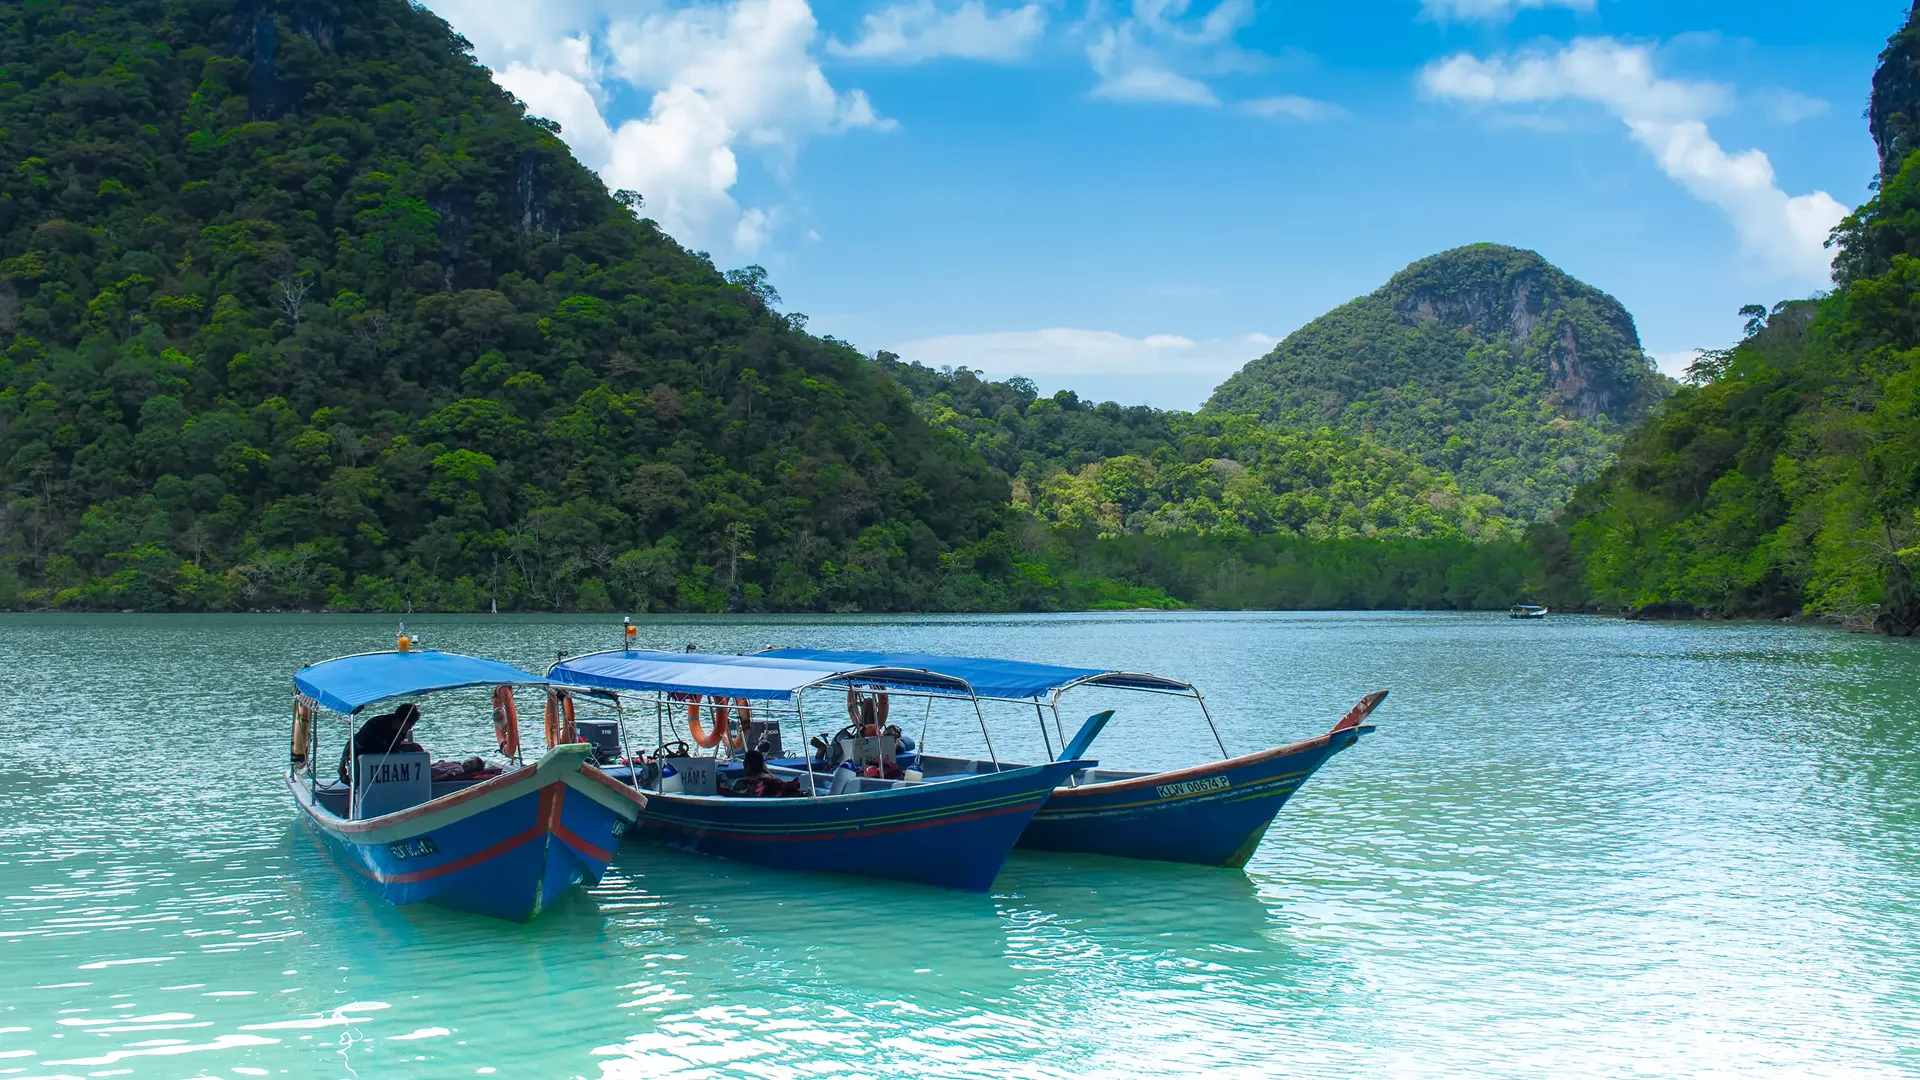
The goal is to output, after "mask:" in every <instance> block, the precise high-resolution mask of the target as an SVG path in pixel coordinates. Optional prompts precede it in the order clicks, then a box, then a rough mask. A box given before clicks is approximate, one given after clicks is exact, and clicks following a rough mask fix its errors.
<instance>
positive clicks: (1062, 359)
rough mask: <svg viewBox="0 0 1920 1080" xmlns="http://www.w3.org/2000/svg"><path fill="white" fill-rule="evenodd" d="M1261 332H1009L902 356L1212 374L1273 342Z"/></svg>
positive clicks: (1008, 365)
mask: <svg viewBox="0 0 1920 1080" xmlns="http://www.w3.org/2000/svg"><path fill="white" fill-rule="evenodd" d="M1278 340H1279V339H1278V338H1274V337H1272V336H1270V335H1267V334H1241V335H1238V336H1236V337H1226V338H1208V339H1205V340H1200V341H1196V340H1194V339H1192V338H1187V337H1181V336H1179V335H1178V334H1150V335H1148V336H1146V337H1137V338H1136V337H1128V336H1126V335H1124V334H1116V333H1114V332H1112V331H1110V330H1077V329H1072V328H1069V327H1051V328H1049V329H1045V330H1011V331H1000V332H995V333H985V334H951V335H947V336H945V337H931V338H923V339H921V340H919V341H910V342H907V343H906V344H904V345H902V346H900V348H899V349H898V350H896V351H898V352H899V354H900V356H901V358H902V359H905V360H912V361H918V362H919V363H922V364H926V365H928V366H930V367H970V368H974V369H976V370H979V371H984V372H986V373H987V374H988V375H990V376H996V377H1009V376H1013V375H1187V374H1193V375H1219V374H1225V373H1227V372H1232V371H1238V370H1239V369H1240V368H1241V367H1242V366H1243V365H1245V364H1246V363H1247V361H1249V360H1253V359H1255V358H1256V357H1259V356H1262V355H1264V354H1265V353H1266V352H1267V351H1268V350H1269V349H1272V348H1273V346H1274V343H1275V342H1276V341H1278Z"/></svg>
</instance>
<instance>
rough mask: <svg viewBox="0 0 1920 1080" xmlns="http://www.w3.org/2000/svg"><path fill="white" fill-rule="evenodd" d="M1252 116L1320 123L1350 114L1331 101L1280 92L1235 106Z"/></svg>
mask: <svg viewBox="0 0 1920 1080" xmlns="http://www.w3.org/2000/svg"><path fill="white" fill-rule="evenodd" d="M1234 107H1235V108H1237V109H1239V110H1240V111H1241V112H1244V113H1247V114H1249V115H1251V116H1264V117H1269V118H1286V119H1291V120H1306V121H1309V122H1314V123H1318V122H1320V121H1324V120H1338V119H1340V118H1342V117H1344V116H1347V115H1349V114H1348V113H1347V110H1345V109H1343V108H1341V107H1340V106H1338V105H1335V104H1333V103H1332V102H1330V101H1318V100H1316V99H1314V98H1309V97H1300V96H1299V95H1297V94H1279V95H1276V96H1274V97H1263V98H1254V99H1252V100H1251V101H1243V102H1241V103H1240V104H1238V105H1236V106H1234Z"/></svg>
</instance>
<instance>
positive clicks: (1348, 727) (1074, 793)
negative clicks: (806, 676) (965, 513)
mask: <svg viewBox="0 0 1920 1080" xmlns="http://www.w3.org/2000/svg"><path fill="white" fill-rule="evenodd" d="M755 655H756V656H761V657H766V658H768V659H780V660H788V661H793V662H799V663H822V664H827V665H830V666H841V667H858V666H874V667H882V666H884V667H901V668H917V669H922V670H927V671H938V672H942V673H945V674H948V675H951V676H953V677H955V678H961V679H965V680H966V681H967V683H968V685H970V686H972V687H973V689H974V691H975V692H976V693H977V694H978V696H979V698H980V699H981V700H982V701H995V702H1006V703H1013V704H1018V705H1030V706H1031V707H1032V708H1033V709H1034V710H1035V714H1036V717H1037V718H1038V719H1039V723H1040V734H1041V738H1042V740H1043V741H1044V743H1045V745H1046V747H1047V752H1048V754H1049V755H1053V753H1054V751H1053V745H1054V744H1053V740H1054V739H1056V738H1057V739H1058V741H1059V746H1060V747H1061V749H1060V751H1059V753H1058V755H1057V760H1068V761H1071V760H1077V759H1080V758H1082V757H1085V756H1086V755H1087V753H1088V752H1089V751H1090V749H1091V747H1092V744H1093V742H1094V740H1095V739H1096V738H1097V737H1098V736H1099V735H1100V733H1101V732H1102V731H1103V730H1104V729H1105V728H1106V727H1107V724H1108V722H1109V721H1111V720H1112V718H1113V710H1106V711H1103V712H1099V713H1095V714H1094V715H1093V716H1091V717H1089V718H1088V719H1087V720H1086V721H1085V722H1084V723H1083V724H1081V725H1080V727H1079V729H1078V730H1077V731H1076V732H1075V733H1074V735H1073V736H1072V737H1071V738H1069V737H1068V736H1067V734H1066V731H1065V727H1064V725H1063V724H1062V723H1061V719H1060V700H1061V696H1062V695H1064V694H1066V693H1068V692H1069V691H1073V690H1076V689H1080V688H1087V687H1104V688H1107V689H1114V690H1126V691H1137V692H1141V693H1148V694H1161V695H1171V696H1175V697H1185V698H1191V699H1192V700H1193V701H1194V703H1195V704H1196V705H1198V706H1199V709H1200V716H1201V719H1202V720H1204V721H1205V724H1206V728H1207V732H1208V734H1209V735H1210V736H1211V741H1212V743H1213V745H1214V747H1216V748H1217V749H1218V750H1219V752H1220V760H1217V761H1212V762H1208V763H1205V764H1201V765H1196V766H1192V767H1189V768H1183V769H1175V770H1171V771H1161V772H1154V771H1150V770H1135V771H1130V770H1124V769H1106V768H1095V767H1087V768H1082V769H1075V770H1074V771H1073V772H1071V773H1069V774H1068V775H1067V776H1065V777H1064V778H1062V781H1061V786H1060V788H1059V789H1057V790H1056V791H1054V793H1053V795H1052V797H1050V798H1049V799H1048V800H1047V802H1046V804H1045V805H1044V806H1042V807H1041V808H1040V810H1039V811H1038V812H1037V813H1036V814H1035V815H1034V817H1033V820H1032V821H1031V822H1029V823H1028V825H1027V828H1026V831H1025V832H1024V833H1023V834H1022V835H1021V837H1020V846H1021V847H1026V848H1037V849H1041V850H1046V851H1063V852H1084V853H1089V854H1096V855H1113V856H1119V857H1123V858H1134V859H1158V860H1164V861H1169V862H1186V863H1201V864H1206V865H1213V866H1231V867H1240V866H1245V865H1246V863H1247V860H1248V859H1249V858H1251V857H1252V855H1253V852H1254V849H1255V848H1257V847H1258V846H1259V844H1260V841H1261V839H1262V838H1263V837H1265V836H1266V834H1267V830H1268V828H1270V827H1271V826H1272V824H1273V820H1274V817H1275V816H1276V815H1277V814H1279V812H1280V809H1281V807H1283V806H1285V805H1286V802H1287V799H1288V798H1289V797H1291V796H1292V794H1293V793H1294V792H1295V791H1297V790H1298V789H1299V787H1300V785H1301V784H1303V783H1305V782H1306V781H1307V779H1308V778H1309V777H1311V776H1312V775H1313V774H1314V773H1315V772H1316V771H1318V770H1319V768H1320V767H1321V766H1322V765H1324V764H1326V763H1327V761H1328V760H1329V759H1331V758H1332V757H1333V756H1334V755H1335V754H1338V753H1339V752H1340V751H1342V750H1344V749H1346V748H1347V747H1349V746H1352V745H1353V744H1354V743H1356V742H1358V741H1359V740H1360V737H1361V736H1363V735H1366V734H1368V733H1370V732H1372V731H1373V730H1374V727H1373V725H1372V724H1369V723H1368V722H1367V721H1368V719H1369V718H1370V717H1371V716H1372V714H1373V711H1374V709H1375V708H1377V707H1378V706H1379V704H1380V702H1381V701H1383V700H1385V698H1386V696H1387V692H1386V691H1385V690H1379V691H1375V692H1374V693H1371V694H1368V695H1367V696H1365V697H1363V698H1361V699H1360V701H1359V703H1358V704H1356V705H1355V706H1354V707H1353V708H1352V709H1351V710H1349V711H1348V712H1347V714H1346V715H1345V716H1343V717H1341V718H1340V720H1339V721H1338V722H1337V723H1335V724H1334V725H1333V727H1332V728H1331V729H1330V730H1328V731H1327V733H1326V734H1324V735H1319V736H1316V737H1314V738H1311V739H1306V740H1303V741H1300V742H1296V743H1291V744H1289V745H1286V746H1277V747H1273V748H1270V749H1267V750H1260V751H1256V752H1254V753H1250V754H1242V755H1238V756H1235V755H1232V754H1229V753H1228V752H1227V746H1226V742H1225V740H1223V739H1222V738H1221V736H1220V730H1219V728H1218V727H1217V726H1215V724H1214V722H1213V717H1212V715H1211V714H1210V713H1209V712H1208V711H1207V706H1206V699H1205V698H1203V697H1202V696H1201V694H1200V692H1199V691H1198V690H1197V689H1195V688H1194V687H1193V686H1192V685H1191V684H1189V683H1185V682H1181V681H1179V680H1177V679H1168V678H1162V677H1160V676H1158V675H1148V674H1144V673H1140V672H1129V671H1117V670H1110V669H1103V668H1078V667H1065V666H1060V665H1055V664H1036V663H1031V662H1028V661H1023V660H997V659H988V658H980V657H965V656H940V655H935V654H931V653H915V652H853V651H841V650H831V649H770V650H767V651H765V652H761V653H757V654H755ZM1049 718H1051V720H1052V731H1051V733H1049V731H1048V726H1047V720H1048V719H1049ZM921 761H922V762H923V766H922V767H923V768H929V769H939V768H943V767H946V766H945V761H944V759H942V758H939V757H935V756H932V755H926V754H923V755H922V757H921Z"/></svg>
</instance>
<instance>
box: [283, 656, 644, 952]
mask: <svg viewBox="0 0 1920 1080" xmlns="http://www.w3.org/2000/svg"><path fill="white" fill-rule="evenodd" d="M413 645H414V643H413V641H412V639H410V638H409V637H408V636H407V635H406V634H405V632H404V628H403V631H402V633H401V636H400V638H399V641H398V648H396V649H395V650H394V651H391V652H375V653H363V654H360V655H357V656H344V657H340V658H338V659H334V660H327V661H324V662H322V663H318V664H314V665H312V666H310V667H306V668H302V669H301V670H300V671H299V672H298V673H296V674H295V675H294V677H293V683H294V687H295V694H294V722H293V742H292V764H291V766H290V767H289V768H288V770H287V784H288V786H289V787H290V788H291V789H292V791H293V797H294V801H295V802H296V803H297V804H298V805H299V807H300V810H301V812H302V813H303V814H304V815H305V817H306V820H307V821H308V822H309V823H311V824H312V826H313V827H314V828H315V829H316V830H318V831H319V833H320V835H321V836H322V837H324V838H325V839H326V841H327V843H328V846H329V847H331V848H332V849H333V850H334V851H335V852H336V853H337V854H338V855H339V856H340V858H341V859H342V861H344V862H345V863H346V864H347V866H348V867H350V868H351V869H352V870H353V871H354V872H355V873H357V874H358V875H359V876H361V877H362V878H365V879H366V880H368V881H370V882H371V883H372V884H373V885H374V887H375V888H376V889H378V891H379V893H380V895H381V896H383V897H385V898H386V899H387V900H388V901H390V902H392V903H395V904H412V903H418V902H426V903H432V904H436V905H440V906H443V907H449V908H457V909H460V910H465V911H473V912H478V913H480V914H483V915H492V916H496V917H499V918H503V919H514V920H521V921H524V920H528V919H532V918H533V917H534V916H536V915H538V914H540V912H541V910H542V909H543V908H545V907H546V906H547V905H549V904H551V903H552V902H553V901H554V900H555V899H556V898H557V897H559V896H560V895H561V894H562V893H564V892H566V891H567V890H568V889H571V888H573V887H574V886H576V885H582V884H584V885H588V886H591V885H595V884H598V883H599V881H600V876H601V875H602V874H603V873H605V871H606V868H607V862H608V860H610V859H611V858H612V857H613V851H614V849H615V847H616V846H617V845H618V843H619V838H620V836H621V835H622V834H623V833H625V832H626V830H627V828H628V827H629V826H630V825H632V823H633V822H634V821H635V819H637V818H638V816H639V814H640V812H641V810H642V809H643V808H644V807H645V806H646V797H645V796H644V795H642V794H641V793H640V792H639V791H637V790H635V789H634V787H633V786H632V785H630V784H627V783H622V782H619V781H616V780H614V779H613V778H612V777H610V776H609V775H607V773H605V772H604V771H602V770H601V769H600V768H598V766H597V765H596V764H595V756H594V751H595V747H594V746H593V745H592V744H591V743H583V742H579V741H577V738H578V736H577V734H576V733H575V732H574V731H573V730H572V725H571V720H572V717H573V708H572V704H571V698H570V696H569V695H565V694H563V693H561V692H558V691H555V690H553V689H551V688H549V687H548V684H547V680H545V679H542V678H540V677H539V676H537V675H533V674H531V673H529V672H526V671H522V670H521V669H519V668H517V667H514V666H512V665H510V664H503V663H500V662H498V661H495V660H486V659H481V658H479V657H473V656H462V655H460V654H458V653H448V652H435V651H429V650H421V649H416V648H414V647H413ZM528 690H532V691H539V692H542V693H544V695H545V696H546V700H547V708H546V713H547V731H546V735H547V738H546V743H547V745H546V749H545V751H544V752H543V753H540V754H538V755H537V757H535V758H534V760H531V761H529V760H528V756H529V755H528V754H527V753H526V751H525V750H524V749H523V748H522V746H521V745H520V725H519V709H518V706H517V703H516V701H515V693H516V691H528ZM427 695H434V696H435V705H434V708H435V713H434V715H433V717H432V718H431V720H427V719H425V718H424V716H423V714H422V712H421V710H420V706H419V704H418V702H417V700H415V699H418V698H422V697H424V696H427ZM383 705H390V706H393V707H392V708H391V709H390V710H388V711H385V712H380V711H378V710H377V709H376V706H383ZM461 712H468V713H469V714H471V713H474V712H477V713H479V714H480V715H481V716H486V715H488V713H489V712H490V713H491V719H492V722H491V725H490V728H489V726H488V725H487V724H486V721H484V720H482V721H480V723H479V724H476V725H475V728H476V729H477V730H478V731H481V732H484V733H485V734H483V735H481V736H480V738H482V739H486V740H487V741H486V744H485V745H483V747H482V749H484V750H488V751H496V752H497V753H498V754H499V759H497V760H488V758H487V757H486V756H483V755H481V754H474V755H471V756H466V757H458V758H447V759H443V760H438V761H436V760H434V755H431V754H429V753H428V752H427V751H426V750H425V749H424V748H423V747H422V746H421V745H420V744H419V743H418V742H416V741H415V734H416V727H417V726H418V727H422V728H424V729H425V730H427V731H428V732H430V735H431V737H432V738H433V739H434V740H435V741H438V742H441V743H442V744H443V749H444V748H445V747H447V746H451V745H454V744H455V743H457V741H458V740H459V739H460V738H461V733H460V732H459V730H458V729H457V726H456V725H455V724H453V723H451V722H450V718H451V717H453V716H457V715H459V714H460V713H461ZM328 714H331V715H333V716H335V717H338V718H341V719H343V720H344V721H346V725H347V727H346V731H345V733H344V734H343V737H344V739H345V742H344V745H342V747H341V751H340V759H339V764H338V768H337V769H336V768H335V767H334V765H333V763H332V761H331V760H327V761H322V759H321V733H320V729H319V725H318V723H317V721H318V720H320V719H321V718H322V717H323V716H325V715H328ZM488 736H491V738H490V739H489V738H488Z"/></svg>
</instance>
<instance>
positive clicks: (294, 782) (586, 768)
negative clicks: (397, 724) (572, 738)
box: [287, 743, 646, 844]
mask: <svg viewBox="0 0 1920 1080" xmlns="http://www.w3.org/2000/svg"><path fill="white" fill-rule="evenodd" d="M564 745H566V746H578V747H581V748H582V749H581V750H579V751H565V752H564V753H562V754H561V760H557V761H556V760H554V754H555V751H558V750H561V749H562V748H561V747H554V748H553V749H552V750H549V751H547V753H546V754H544V755H542V756H541V758H540V760H539V761H537V762H535V763H534V764H532V765H529V766H525V767H522V768H519V769H515V770H514V771H512V772H509V773H502V774H501V775H499V776H496V777H493V778H491V779H488V780H482V781H481V782H479V783H477V784H475V785H473V786H472V787H467V788H462V789H461V790H459V791H454V792H449V793H447V794H445V795H442V796H440V797H439V798H437V799H429V800H427V801H426V802H423V803H419V804H417V805H414V806H409V807H407V808H406V809H404V810H396V811H394V812H393V813H391V814H382V815H381V816H379V817H372V818H360V819H352V818H343V817H341V816H340V815H338V814H335V813H334V812H333V811H331V810H329V809H327V808H326V807H325V806H322V805H320V803H319V800H318V799H317V798H315V797H314V794H313V790H312V788H310V787H309V786H308V785H307V784H306V783H305V782H304V780H303V778H302V777H301V776H300V774H299V773H297V772H294V771H293V770H291V769H289V770H288V771H287V786H288V787H290V788H292V789H293V793H294V800H295V802H296V803H298V805H299V806H300V808H301V809H302V810H304V811H305V812H306V813H307V816H308V817H310V818H312V819H313V821H314V822H315V824H317V825H318V826H319V827H321V828H323V829H325V830H327V831H328V832H332V833H335V834H337V835H339V836H340V837H341V838H342V839H344V840H348V841H350V842H353V843H360V844H383V843H390V842H392V840H393V839H395V838H398V837H408V836H415V835H418V834H420V833H422V832H429V831H431V830H433V829H437V828H440V827H442V826H443V825H445V824H448V823H450V822H454V821H461V820H464V819H466V818H468V817H472V816H473V815H475V814H478V813H481V812H483V811H486V810H491V809H493V808H494V807H496V806H500V805H504V804H506V803H509V802H512V801H513V800H514V799H517V798H522V797H524V796H525V795H528V794H532V792H521V791H515V790H513V789H515V788H517V787H519V786H521V785H523V784H526V783H528V782H530V781H533V780H538V779H540V778H541V777H542V776H544V777H545V781H544V782H543V783H540V784H538V785H536V786H535V788H534V791H536V792H537V791H538V790H539V789H541V788H544V787H546V786H547V784H550V783H559V784H567V781H568V780H569V779H570V778H572V777H573V776H575V775H579V776H580V777H582V778H583V779H589V780H596V781H599V782H600V783H602V784H604V785H605V786H606V787H608V788H611V789H613V790H614V791H615V792H617V793H618V794H619V795H620V796H621V797H622V798H624V799H625V800H627V801H628V802H629V803H630V804H631V805H632V814H631V816H628V815H627V814H626V813H624V812H623V811H622V810H621V809H620V808H618V807H617V806H612V805H608V804H607V803H606V802H605V801H604V800H603V799H602V798H600V797H598V796H597V793H595V792H592V791H588V790H584V789H579V790H581V794H583V795H586V796H587V797H588V798H591V799H593V801H595V802H597V803H600V804H601V805H603V806H606V807H607V809H609V810H611V811H613V812H615V813H620V814H621V815H622V816H624V817H627V819H628V821H629V822H631V821H633V820H635V819H637V818H638V816H639V814H640V812H641V810H643V809H644V808H645V807H646V793H645V792H643V791H640V790H638V789H636V788H632V787H629V786H628V785H625V784H622V783H620V782H619V781H617V780H615V779H613V778H612V777H611V776H608V775H606V773H604V772H602V771H601V770H600V769H599V768H597V767H595V766H594V765H592V764H591V763H589V762H586V761H584V760H581V759H583V758H584V757H585V756H586V744H585V743H567V744H564ZM549 762H552V764H551V765H549V764H548V763H549ZM567 786H569V787H572V786H573V785H571V784H567ZM475 802H480V803H481V805H478V806H474V805H469V804H472V803H475ZM441 815H447V816H446V820H444V821H441V820H433V821H432V822H431V823H430V824H429V823H428V819H438V818H439V817H440V816H441Z"/></svg>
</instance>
